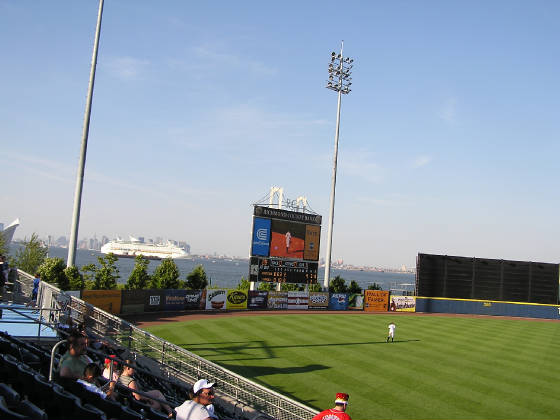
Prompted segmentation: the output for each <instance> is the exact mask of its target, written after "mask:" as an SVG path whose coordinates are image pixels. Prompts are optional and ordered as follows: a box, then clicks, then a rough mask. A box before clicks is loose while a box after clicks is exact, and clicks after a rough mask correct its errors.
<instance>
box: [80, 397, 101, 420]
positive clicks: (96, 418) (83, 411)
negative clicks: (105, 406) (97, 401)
mask: <svg viewBox="0 0 560 420" xmlns="http://www.w3.org/2000/svg"><path fill="white" fill-rule="evenodd" d="M72 419H78V420H107V417H106V416H105V413H104V412H103V411H101V410H100V409H99V408H97V407H94V406H93V405H90V404H84V405H82V403H81V402H79V401H78V402H76V405H75V407H74V413H73V417H72Z"/></svg>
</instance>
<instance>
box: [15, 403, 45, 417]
mask: <svg viewBox="0 0 560 420" xmlns="http://www.w3.org/2000/svg"><path fill="white" fill-rule="evenodd" d="M16 411H17V412H18V413H20V414H23V415H24V416H27V417H29V418H30V419H33V420H48V418H49V417H48V416H47V413H46V412H45V411H44V410H41V409H40V408H39V407H37V406H36V405H35V404H33V403H32V402H31V401H29V400H23V401H21V402H20V403H19V405H18V407H17V410H16Z"/></svg>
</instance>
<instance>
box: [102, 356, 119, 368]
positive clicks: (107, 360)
mask: <svg viewBox="0 0 560 420" xmlns="http://www.w3.org/2000/svg"><path fill="white" fill-rule="evenodd" d="M115 357H117V356H115V355H114V354H110V355H109V357H106V358H105V364H106V365H108V364H109V363H111V360H112V359H114V358H115ZM113 365H115V366H116V365H117V361H116V360H113Z"/></svg>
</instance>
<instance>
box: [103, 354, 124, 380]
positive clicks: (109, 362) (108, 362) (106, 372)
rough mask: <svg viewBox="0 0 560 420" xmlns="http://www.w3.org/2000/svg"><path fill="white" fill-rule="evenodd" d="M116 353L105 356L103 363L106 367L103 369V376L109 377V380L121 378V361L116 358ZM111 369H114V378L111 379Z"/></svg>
mask: <svg viewBox="0 0 560 420" xmlns="http://www.w3.org/2000/svg"><path fill="white" fill-rule="evenodd" d="M115 357H116V356H115V355H114V354H111V355H110V356H109V357H107V358H105V362H104V363H103V366H104V369H103V377H104V378H105V379H109V380H113V381H118V380H119V374H120V372H119V370H120V369H119V362H117V361H116V360H114V359H115ZM111 371H113V372H112V373H113V375H112V376H113V378H112V379H111Z"/></svg>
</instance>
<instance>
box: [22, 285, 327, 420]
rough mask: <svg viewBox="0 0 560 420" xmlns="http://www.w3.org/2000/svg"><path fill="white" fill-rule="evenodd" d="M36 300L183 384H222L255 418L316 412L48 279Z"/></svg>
mask: <svg viewBox="0 0 560 420" xmlns="http://www.w3.org/2000/svg"><path fill="white" fill-rule="evenodd" d="M31 280H32V278H31ZM37 303H38V306H39V308H41V309H43V308H48V309H59V311H49V313H50V315H49V317H50V319H49V321H51V322H55V323H57V322H58V323H65V322H66V321H67V319H68V317H70V318H71V319H72V320H73V322H77V323H84V325H85V326H86V328H88V329H90V330H91V331H93V332H94V333H96V334H98V335H100V336H102V337H104V338H105V339H107V340H109V341H114V343H117V344H119V345H121V346H124V347H126V348H128V349H129V351H131V352H133V353H136V354H138V355H141V356H146V357H149V358H151V359H152V360H154V361H156V362H158V364H157V365H155V366H154V367H155V368H156V369H159V372H158V373H159V374H160V375H161V376H163V377H164V378H166V379H167V380H169V381H170V382H176V383H177V382H179V383H182V385H183V386H184V385H185V383H190V384H192V383H193V382H195V381H196V380H197V379H199V378H206V379H208V380H209V381H210V382H217V383H218V384H219V386H218V389H217V390H216V391H217V395H218V396H219V397H223V398H225V399H229V400H231V401H233V405H234V406H236V407H245V408H250V409H253V410H256V411H257V412H260V413H262V414H261V415H258V413H254V415H253V416H252V417H253V418H259V417H260V418H273V419H278V420H293V419H302V420H303V419H310V418H312V417H313V416H314V415H315V414H317V411H316V410H314V409H312V408H310V407H307V406H306V405H304V404H301V403H299V402H297V401H294V400H292V399H290V398H288V397H285V396H283V395H281V394H279V393H277V392H275V391H272V390H270V389H268V388H266V387H264V386H262V385H259V384H257V383H255V382H253V381H250V380H248V379H246V378H244V377H242V376H240V375H237V374H236V373H234V372H232V371H230V370H228V369H225V368H223V367H221V366H219V365H217V364H215V363H212V362H210V361H208V360H206V359H204V358H202V357H200V356H197V355H196V354H194V353H191V352H190V351H188V350H185V349H184V348H181V347H178V346H176V345H175V344H172V343H170V342H168V341H165V340H163V339H161V338H159V337H156V336H155V335H153V334H150V333H149V332H147V331H144V330H141V329H140V328H137V327H135V326H134V325H132V324H130V323H128V322H126V321H124V320H123V319H121V318H119V317H117V316H115V315H112V314H110V313H108V312H105V311H103V310H101V309H99V308H96V307H94V306H92V305H90V304H88V303H86V302H84V301H83V300H81V299H78V298H77V297H75V296H71V295H70V294H68V293H65V292H62V291H61V290H60V289H58V288H56V287H54V286H53V285H51V284H49V283H46V282H41V285H40V287H39V293H38V298H37ZM240 414H241V413H240Z"/></svg>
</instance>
